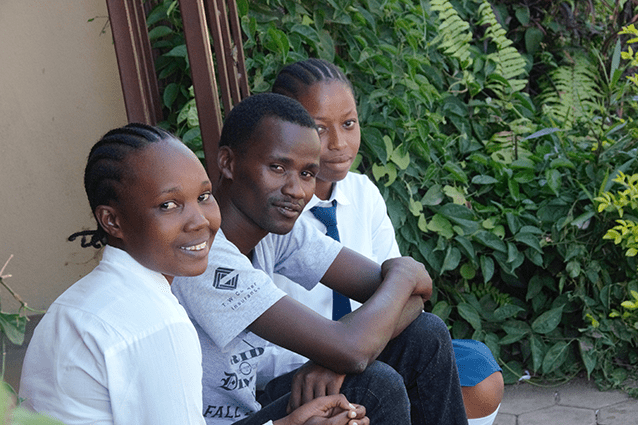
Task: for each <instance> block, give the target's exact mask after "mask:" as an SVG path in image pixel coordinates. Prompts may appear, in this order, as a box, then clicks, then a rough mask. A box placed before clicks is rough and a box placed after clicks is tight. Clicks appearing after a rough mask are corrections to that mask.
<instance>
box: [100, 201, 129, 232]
mask: <svg viewBox="0 0 638 425" xmlns="http://www.w3.org/2000/svg"><path fill="white" fill-rule="evenodd" d="M95 218H96V219H97V222H98V223H99V224H100V226H102V229H104V231H105V232H106V233H107V234H108V235H109V236H113V237H114V238H117V239H123V236H124V234H123V233H122V228H121V227H120V218H119V214H118V211H117V209H115V208H113V207H112V206H110V205H98V206H97V207H96V208H95Z"/></svg>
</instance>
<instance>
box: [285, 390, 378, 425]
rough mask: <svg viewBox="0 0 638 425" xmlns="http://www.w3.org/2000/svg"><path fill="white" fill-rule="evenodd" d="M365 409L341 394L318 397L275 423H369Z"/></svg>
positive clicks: (286, 424)
mask: <svg viewBox="0 0 638 425" xmlns="http://www.w3.org/2000/svg"><path fill="white" fill-rule="evenodd" d="M365 414H366V409H365V407H363V406H360V405H353V404H350V403H349V402H348V400H347V399H346V397H345V396H344V395H343V394H337V395H332V396H327V397H319V398H316V399H314V400H312V401H311V402H309V403H307V404H304V405H303V406H301V407H299V408H297V409H295V410H294V411H293V412H292V413H291V414H289V415H288V416H286V417H285V418H283V419H279V420H276V421H274V424H275V425H370V419H369V418H368V417H366V416H365Z"/></svg>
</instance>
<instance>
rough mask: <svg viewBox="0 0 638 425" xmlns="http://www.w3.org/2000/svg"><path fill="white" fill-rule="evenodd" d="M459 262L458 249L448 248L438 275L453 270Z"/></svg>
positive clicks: (459, 254)
mask: <svg viewBox="0 0 638 425" xmlns="http://www.w3.org/2000/svg"><path fill="white" fill-rule="evenodd" d="M460 262H461V252H460V251H459V250H458V248H456V247H453V246H450V247H448V249H447V252H446V253H445V259H444V260H443V266H442V267H441V271H440V273H443V272H445V271H448V270H454V269H456V268H457V267H458V266H459V263H460Z"/></svg>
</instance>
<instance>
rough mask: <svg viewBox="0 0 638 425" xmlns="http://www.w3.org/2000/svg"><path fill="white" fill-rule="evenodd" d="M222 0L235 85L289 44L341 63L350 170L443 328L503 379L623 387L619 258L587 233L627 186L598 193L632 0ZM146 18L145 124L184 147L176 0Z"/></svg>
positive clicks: (627, 275)
mask: <svg viewBox="0 0 638 425" xmlns="http://www.w3.org/2000/svg"><path fill="white" fill-rule="evenodd" d="M237 3H238V6H239V9H240V14H241V16H242V27H243V30H244V35H245V44H244V50H245V53H246V58H247V59H246V65H247V69H248V76H249V80H250V87H251V90H252V91H253V92H255V93H256V92H263V91H268V90H269V88H270V84H271V83H272V81H273V80H274V77H275V75H276V74H277V72H278V71H279V69H280V68H281V67H282V65H283V64H286V63H290V62H294V61H297V60H301V59H305V58H307V57H320V58H324V59H326V60H329V61H332V62H335V63H336V64H338V65H339V66H340V67H341V68H342V69H344V71H345V72H346V74H347V75H348V76H349V78H350V79H351V80H352V82H353V84H354V86H355V90H356V94H357V100H358V104H359V115H360V119H361V127H362V138H363V140H362V148H361V155H360V158H359V161H358V163H357V164H356V166H357V169H358V171H360V172H362V173H366V174H368V175H369V176H370V177H371V179H372V180H373V181H374V182H376V184H377V185H378V186H379V188H380V190H381V192H382V194H383V196H384V197H385V199H386V203H387V205H388V211H389V214H390V217H391V219H392V222H393V223H394V225H395V229H396V231H397V238H398V241H399V245H400V247H401V250H402V252H403V253H404V254H405V255H411V256H413V257H415V258H416V259H418V260H419V261H422V262H423V263H425V264H426V266H427V268H428V270H429V271H430V273H431V275H432V276H433V279H434V281H435V287H436V292H435V294H434V296H433V298H432V303H431V306H429V308H431V310H432V311H433V312H434V313H436V314H438V315H439V316H441V317H442V318H443V319H445V320H446V322H447V323H448V324H449V325H450V331H451V333H452V335H453V337H454V338H473V339H477V340H480V341H483V342H485V343H486V344H487V345H488V346H489V347H490V349H491V350H492V352H493V353H494V355H495V356H496V358H497V359H498V360H499V363H500V364H501V365H502V366H503V369H504V375H505V380H506V382H508V383H512V382H515V381H517V380H518V379H520V378H521V377H527V378H531V380H532V381H535V380H539V379H540V378H542V379H544V380H554V379H555V380H563V379H569V378H571V377H573V376H575V375H576V374H578V373H586V374H587V376H590V377H593V378H594V379H596V381H597V382H598V384H599V385H600V386H601V387H602V388H610V387H624V388H625V389H627V388H629V387H631V383H632V380H635V378H636V377H637V370H638V368H637V365H638V349H637V348H638V347H637V344H638V314H636V308H638V303H636V300H638V292H637V293H636V295H635V297H634V296H633V295H632V292H631V291H636V290H638V280H637V278H636V270H637V269H636V266H637V264H636V261H635V259H634V257H633V256H632V255H630V254H631V253H630V252H629V251H627V252H625V250H624V248H627V245H626V243H624V242H623V236H621V237H620V238H613V237H612V238H611V240H608V239H603V237H604V236H605V235H606V234H607V232H608V231H609V230H610V229H611V228H613V227H614V226H616V225H617V223H616V221H615V220H616V219H619V218H620V213H624V217H623V219H624V220H626V221H627V222H630V223H631V222H636V221H638V219H636V216H635V215H634V214H636V213H637V212H638V202H636V199H637V198H638V196H636V197H634V198H633V200H632V199H630V201H632V202H628V203H626V204H625V207H624V210H623V211H620V213H619V211H618V209H616V208H613V206H614V202H615V201H616V200H617V199H619V197H621V195H620V192H618V190H619V189H622V188H623V187H625V186H622V180H621V179H620V178H617V177H618V176H620V175H621V174H620V173H624V174H625V175H631V174H632V173H636V172H637V170H638V168H637V164H636V155H637V150H636V147H637V146H636V144H637V143H636V142H637V135H638V129H637V128H636V122H635V121H634V120H633V117H634V116H635V112H636V101H635V100H634V99H633V98H632V96H633V95H634V93H635V86H634V85H633V84H632V83H631V82H629V81H628V80H627V78H626V75H628V74H629V73H631V71H632V69H631V68H630V66H635V64H632V63H630V62H627V61H624V60H622V59H621V51H622V50H623V49H624V50H627V49H628V47H627V46H628V44H627V39H628V38H629V37H630V35H623V36H619V35H618V32H619V31H620V30H621V28H622V27H623V26H625V25H627V24H629V23H630V22H632V21H633V20H635V19H636V15H637V13H638V12H637V8H638V1H637V0H625V1H622V0H616V1H612V0H590V1H555V0H527V1H507V0H494V1H490V2H488V1H484V0H456V1H454V0H450V1H448V0H431V1H425V0H385V1H384V0H367V1H366V0H361V1H357V0H327V1H321V2H319V1H310V0H289V1H286V0H260V1H257V0H250V1H249V0H238V2H237ZM148 24H149V27H150V28H151V31H150V36H151V39H152V43H153V46H154V48H155V49H157V50H158V51H159V52H160V53H161V56H159V58H158V59H157V62H156V66H157V72H158V75H159V77H160V80H161V86H162V93H163V102H164V105H165V116H166V121H165V122H164V125H165V126H166V127H167V128H170V129H171V130H172V131H174V132H177V133H178V134H179V135H180V136H181V137H182V138H183V140H184V141H185V142H186V143H187V144H188V145H189V146H190V147H191V148H192V149H193V150H194V151H196V152H198V154H199V155H200V156H203V153H202V152H201V149H202V148H201V137H200V133H199V127H198V118H197V111H196V107H195V102H194V99H193V91H192V87H191V81H190V75H189V68H188V58H187V54H186V48H185V45H184V37H183V34H182V24H181V21H180V15H179V8H178V2H177V1H176V0H166V1H164V2H162V3H161V4H160V5H159V6H157V7H156V8H154V10H153V11H152V12H151V13H150V14H149V17H148ZM622 37H625V38H622ZM614 179H616V181H614ZM605 193H607V196H608V198H605V195H604V194H605ZM623 196H624V195H623ZM628 196H629V197H630V198H631V195H628ZM624 198H625V199H629V198H627V196H624ZM605 200H607V201H606V202H607V203H605V204H604V205H603V207H601V208H600V211H599V208H598V206H599V205H600V204H601V202H602V201H605ZM625 227H626V226H625ZM630 230H631V229H629V230H628V231H630ZM616 231H617V232H621V231H622V229H617V230H616ZM627 237H628V236H627ZM614 242H617V243H614ZM625 242H626V241H625ZM626 254H628V255H626ZM634 254H635V253H634ZM632 300H633V301H632ZM623 302H624V303H623ZM630 391H634V393H635V390H630ZM634 395H635V394H634Z"/></svg>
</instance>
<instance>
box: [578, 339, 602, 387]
mask: <svg viewBox="0 0 638 425" xmlns="http://www.w3.org/2000/svg"><path fill="white" fill-rule="evenodd" d="M578 348H579V350H580V358H581V359H582V361H583V364H584V365H585V370H586V371H587V379H589V377H590V376H591V373H592V372H593V371H594V369H595V368H596V364H597V363H598V355H597V352H596V350H595V349H594V344H593V342H592V341H591V339H590V338H585V337H583V338H581V339H580V340H579V341H578Z"/></svg>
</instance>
